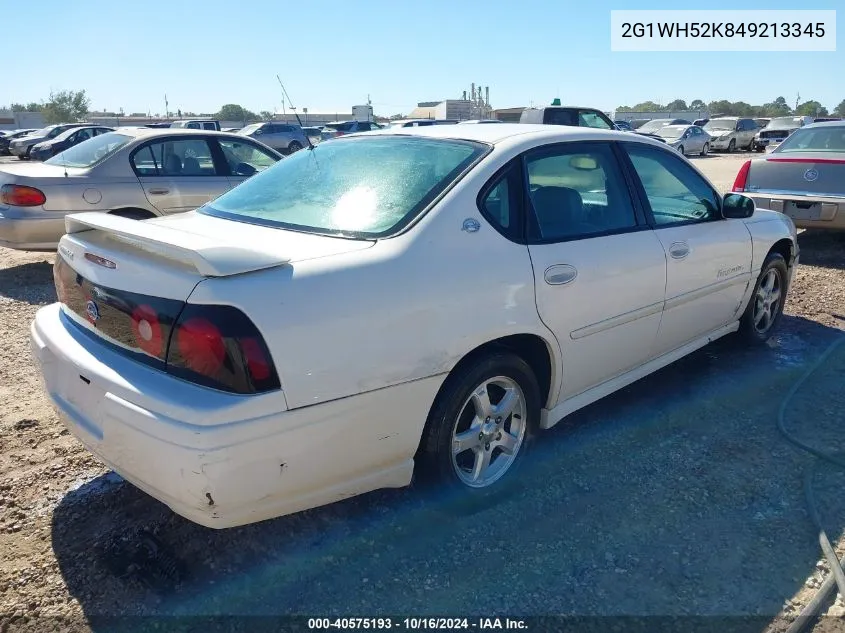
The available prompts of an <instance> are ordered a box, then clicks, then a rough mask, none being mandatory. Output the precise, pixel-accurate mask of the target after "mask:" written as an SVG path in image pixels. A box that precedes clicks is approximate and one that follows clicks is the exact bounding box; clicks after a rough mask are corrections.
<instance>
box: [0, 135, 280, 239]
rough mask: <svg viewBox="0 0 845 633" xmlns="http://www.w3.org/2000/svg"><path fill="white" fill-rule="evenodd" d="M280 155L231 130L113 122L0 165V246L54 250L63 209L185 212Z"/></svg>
mask: <svg viewBox="0 0 845 633" xmlns="http://www.w3.org/2000/svg"><path fill="white" fill-rule="evenodd" d="M281 158H282V155H281V154H279V153H278V152H276V151H275V150H272V149H270V148H269V147H267V146H266V145H263V144H262V143H260V142H258V141H254V140H252V139H249V138H245V137H243V136H240V135H236V134H227V133H224V132H212V131H208V130H184V129H179V130H175V129H169V128H163V129H162V128H158V129H154V128H118V129H117V130H116V131H114V132H110V133H108V134H103V135H100V136H97V137H95V138H92V139H90V140H88V141H85V142H83V143H80V144H79V145H76V146H75V147H72V148H70V149H68V150H66V151H64V152H62V153H61V154H58V155H56V156H54V157H53V158H51V159H49V160H47V161H45V162H44V163H21V164H4V165H0V246H5V247H6V248H15V249H19V250H39V251H41V250H55V249H56V247H57V244H58V241H59V238H61V236H62V235H64V232H65V219H64V218H65V215H67V214H69V213H79V212H83V211H107V212H109V213H114V214H116V215H122V216H125V217H130V218H135V219H144V218H151V217H154V216H158V215H168V214H171V213H181V212H184V211H191V210H193V209H196V208H197V207H199V206H201V205H203V204H205V203H206V202H208V201H209V200H212V199H214V198H216V197H217V196H219V195H221V194H222V193H224V192H226V191H228V190H229V189H231V188H232V187H234V186H236V185H238V184H239V183H241V182H243V181H244V180H246V179H247V178H249V177H250V176H252V175H253V174H255V173H257V172H259V171H262V170H264V169H266V168H268V167H270V166H271V165H273V164H274V163H275V162H276V161H278V160H280V159H281Z"/></svg>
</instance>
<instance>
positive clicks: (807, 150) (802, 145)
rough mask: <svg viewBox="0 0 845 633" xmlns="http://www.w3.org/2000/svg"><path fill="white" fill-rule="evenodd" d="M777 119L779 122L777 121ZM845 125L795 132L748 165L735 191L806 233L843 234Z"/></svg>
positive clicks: (838, 123)
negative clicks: (815, 230)
mask: <svg viewBox="0 0 845 633" xmlns="http://www.w3.org/2000/svg"><path fill="white" fill-rule="evenodd" d="M775 120H777V119H775ZM843 183H845V121H831V122H828V123H811V124H808V125H805V126H802V127H800V128H798V129H796V130H795V131H794V132H792V134H790V135H789V136H788V137H787V138H786V139H785V140H784V141H783V142H782V143H781V144H780V145H778V146H777V148H775V149H774V150H772V151H771V152H770V153H768V154H767V155H765V156H761V157H759V158H755V159H753V160H749V161H746V162H745V164H744V165H743V166H742V167H741V168H740V170H739V173H738V174H737V176H736V181H735V182H734V186H733V190H734V191H736V192H739V193H742V194H743V195H745V196H748V197H749V198H751V199H752V200H754V204H755V205H756V206H757V208H759V209H771V210H772V211H780V212H781V213H784V214H786V215H788V216H789V217H790V218H792V221H793V222H794V223H795V226H796V227H798V228H804V229H837V230H840V231H842V230H845V186H843Z"/></svg>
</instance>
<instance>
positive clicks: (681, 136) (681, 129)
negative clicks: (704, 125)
mask: <svg viewBox="0 0 845 633" xmlns="http://www.w3.org/2000/svg"><path fill="white" fill-rule="evenodd" d="M654 134H655V135H656V136H659V137H660V138H661V139H663V140H664V141H665V142H666V144H667V145H669V146H670V147H673V148H675V149H676V150H678V151H679V152H680V153H681V154H684V155H687V154H698V155H699V156H706V155H707V153H708V152H709V151H710V135H709V134H708V133H707V132H705V131H704V130H702V129H701V128H700V127H699V126H697V125H666V126H664V127H662V128H660V129H659V130H657V131H656V132H654Z"/></svg>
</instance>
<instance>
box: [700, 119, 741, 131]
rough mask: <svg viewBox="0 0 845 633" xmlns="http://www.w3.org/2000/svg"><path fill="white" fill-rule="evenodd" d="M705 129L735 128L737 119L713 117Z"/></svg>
mask: <svg viewBox="0 0 845 633" xmlns="http://www.w3.org/2000/svg"><path fill="white" fill-rule="evenodd" d="M704 129H705V130H731V131H733V130H735V129H736V121H735V120H734V119H711V120H710V121H708V122H707V123H706V124H705V125H704Z"/></svg>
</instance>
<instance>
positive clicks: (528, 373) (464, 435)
mask: <svg viewBox="0 0 845 633" xmlns="http://www.w3.org/2000/svg"><path fill="white" fill-rule="evenodd" d="M540 407H541V403H540V388H539V386H538V384H537V378H536V377H535V375H534V372H533V371H532V369H531V367H530V366H529V365H528V363H526V362H525V361H524V360H523V359H522V358H520V357H519V356H517V355H515V354H513V353H511V352H508V351H505V350H501V351H492V352H490V353H488V354H485V355H483V356H478V357H477V358H475V359H473V360H471V361H470V362H468V363H467V364H465V365H464V366H463V367H461V368H459V369H458V370H457V371H455V372H453V373H452V374H450V375H449V377H448V378H447V379H446V382H445V383H444V385H443V387H442V388H441V390H440V393H439V394H438V396H437V399H436V400H435V402H434V405H433V406H432V408H431V411H430V412H429V415H428V419H427V420H426V424H425V429H424V431H423V436H422V439H421V442H420V448H419V450H418V452H417V464H418V474H419V475H420V478H421V479H422V480H424V481H426V482H427V483H433V484H437V485H438V487H442V488H445V489H446V490H447V491H448V492H451V493H456V494H458V495H459V496H461V497H476V498H477V497H485V498H486V497H488V496H491V493H492V495H495V494H497V493H498V492H500V491H504V489H505V487H506V486H507V483H508V482H512V481H513V478H514V477H513V475H514V472H515V471H516V470H517V469H518V467H519V466H521V465H522V463H523V462H524V459H525V455H526V453H527V452H528V451H529V449H530V448H531V445H532V443H533V440H534V438H535V436H536V434H537V430H538V428H539V421H540ZM503 479H504V480H505V481H502V480H503Z"/></svg>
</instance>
